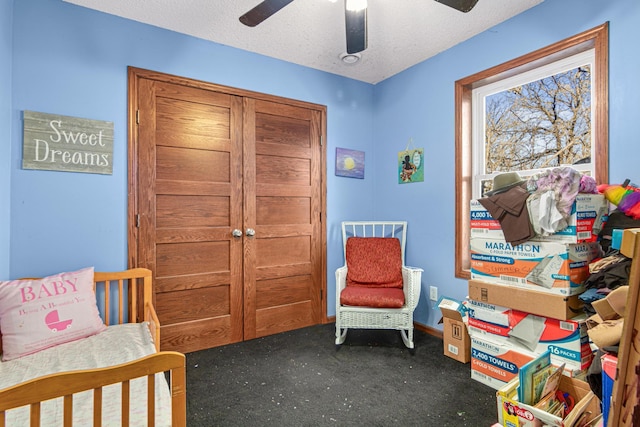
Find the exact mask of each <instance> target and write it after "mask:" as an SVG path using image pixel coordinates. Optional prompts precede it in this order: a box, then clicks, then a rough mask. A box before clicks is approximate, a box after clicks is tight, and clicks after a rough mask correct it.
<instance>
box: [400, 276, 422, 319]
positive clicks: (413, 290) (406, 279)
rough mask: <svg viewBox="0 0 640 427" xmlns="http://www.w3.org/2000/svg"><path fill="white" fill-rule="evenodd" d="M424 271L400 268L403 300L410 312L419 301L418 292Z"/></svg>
mask: <svg viewBox="0 0 640 427" xmlns="http://www.w3.org/2000/svg"><path fill="white" fill-rule="evenodd" d="M423 271H424V270H423V269H421V268H417V267H407V266H403V267H402V281H403V284H404V286H403V290H404V299H405V302H406V304H407V307H409V308H410V309H411V310H413V309H415V308H416V306H417V305H418V300H419V299H420V290H421V289H422V272H423Z"/></svg>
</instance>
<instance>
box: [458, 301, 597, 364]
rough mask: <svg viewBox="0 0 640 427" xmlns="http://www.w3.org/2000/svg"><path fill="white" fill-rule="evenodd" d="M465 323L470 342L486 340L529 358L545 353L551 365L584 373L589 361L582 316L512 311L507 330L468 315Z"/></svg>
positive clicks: (591, 354) (584, 320)
mask: <svg viewBox="0 0 640 427" xmlns="http://www.w3.org/2000/svg"><path fill="white" fill-rule="evenodd" d="M468 323H469V335H470V336H471V339H472V342H473V339H474V338H478V339H483V340H489V341H491V342H493V343H495V344H499V345H501V346H503V347H504V348H505V349H512V350H515V351H517V352H519V353H523V354H528V355H531V356H538V355H540V354H542V353H544V352H545V351H547V350H549V351H550V352H551V360H552V362H553V363H554V364H556V365H561V364H562V363H566V364H567V369H569V370H577V371H581V370H585V369H587V368H588V367H589V365H590V364H591V361H592V359H593V352H592V351H591V346H590V345H589V335H588V333H587V326H586V315H584V314H583V315H582V316H580V317H578V318H575V319H572V320H558V319H552V318H548V317H541V316H536V315H533V314H530V313H524V312H522V311H518V310H512V311H511V312H510V313H509V326H507V327H504V326H500V325H495V324H492V323H489V322H484V321H482V320H478V319H474V318H472V317H471V314H470V315H469V319H468Z"/></svg>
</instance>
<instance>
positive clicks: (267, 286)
mask: <svg viewBox="0 0 640 427" xmlns="http://www.w3.org/2000/svg"><path fill="white" fill-rule="evenodd" d="M129 92H130V95H129V96H130V102H129V104H130V107H129V109H130V128H129V132H130V147H129V156H130V159H129V180H130V182H129V188H130V191H129V215H130V216H129V222H130V224H129V258H130V264H132V265H135V266H138V267H146V268H149V269H151V270H152V271H153V273H154V289H155V306H156V310H157V313H158V317H159V320H160V323H161V325H162V327H161V348H162V349H163V350H177V351H181V352H191V351H196V350H200V349H205V348H210V347H214V346H218V345H223V344H228V343H233V342H238V341H242V340H247V339H252V338H256V337H260V336H265V335H270V334H273V333H278V332H283V331H287V330H291V329H297V328H300V327H304V326H309V325H313V324H317V323H320V322H322V321H323V320H325V316H324V314H323V313H325V312H326V302H325V301H324V298H323V297H322V295H323V294H324V289H325V288H326V283H325V282H326V278H325V273H324V271H325V270H326V269H325V268H324V265H325V262H326V261H325V254H324V252H325V247H326V244H325V231H324V226H323V224H322V219H321V215H322V212H323V210H324V206H325V201H324V200H325V191H324V174H325V173H324V158H325V157H324V152H323V147H322V144H321V136H322V133H323V128H324V122H325V115H326V111H325V109H324V107H322V106H318V105H314V104H306V103H302V102H299V101H291V100H284V99H280V98H276V97H271V96H267V95H261V94H255V93H251V92H245V91H241V90H236V89H232V88H226V87H220V86H217V85H212V84H208V83H204V82H198V81H192V80H188V79H182V78H178V77H175V76H167V75H164V74H159V73H154V72H150V71H145V70H139V69H135V68H130V69H129Z"/></svg>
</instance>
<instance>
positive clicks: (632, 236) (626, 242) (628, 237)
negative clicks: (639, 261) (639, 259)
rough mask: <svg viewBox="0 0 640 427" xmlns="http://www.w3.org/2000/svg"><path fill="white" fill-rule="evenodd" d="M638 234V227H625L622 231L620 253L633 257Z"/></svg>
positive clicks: (639, 232)
mask: <svg viewBox="0 0 640 427" xmlns="http://www.w3.org/2000/svg"><path fill="white" fill-rule="evenodd" d="M637 234H640V228H627V229H625V230H624V231H623V232H622V242H621V243H620V253H621V254H622V255H624V256H626V257H628V258H633V255H634V249H635V243H636V235H637Z"/></svg>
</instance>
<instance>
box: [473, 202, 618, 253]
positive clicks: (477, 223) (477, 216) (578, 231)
mask: <svg viewBox="0 0 640 427" xmlns="http://www.w3.org/2000/svg"><path fill="white" fill-rule="evenodd" d="M608 210H609V205H608V202H607V200H606V199H605V197H604V195H602V194H578V196H577V197H576V201H575V202H574V203H573V206H572V207H571V216H570V217H569V220H568V226H567V227H566V228H564V229H562V230H560V231H559V232H557V233H554V234H552V235H550V236H544V237H540V238H539V240H546V241H554V242H562V243H582V242H595V241H596V239H597V237H598V233H599V232H600V230H601V229H602V226H603V225H604V223H605V222H606V221H607V217H608ZM470 216H471V218H470V221H471V222H470V225H471V237H485V238H489V239H504V233H503V232H502V228H501V227H500V222H499V221H498V220H497V219H494V218H493V217H492V216H491V214H490V213H489V211H487V210H486V209H485V208H484V206H482V204H480V202H478V200H471V205H470Z"/></svg>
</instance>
